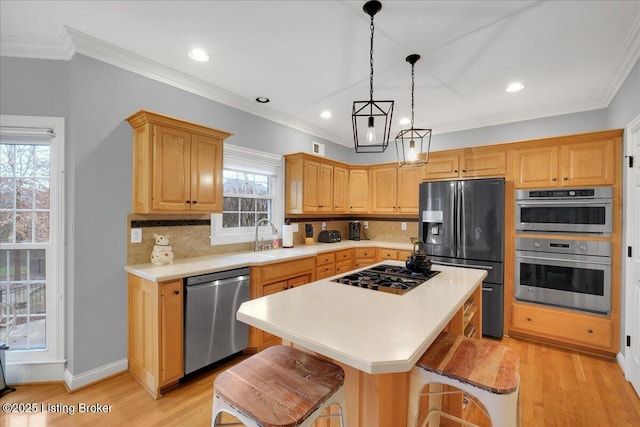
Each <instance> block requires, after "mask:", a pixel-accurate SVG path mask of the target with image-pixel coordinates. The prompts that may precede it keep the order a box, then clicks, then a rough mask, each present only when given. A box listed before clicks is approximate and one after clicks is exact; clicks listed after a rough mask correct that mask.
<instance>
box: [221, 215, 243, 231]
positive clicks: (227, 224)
mask: <svg viewBox="0 0 640 427" xmlns="http://www.w3.org/2000/svg"><path fill="white" fill-rule="evenodd" d="M222 227H223V228H235V227H240V215H239V214H237V213H223V214H222Z"/></svg>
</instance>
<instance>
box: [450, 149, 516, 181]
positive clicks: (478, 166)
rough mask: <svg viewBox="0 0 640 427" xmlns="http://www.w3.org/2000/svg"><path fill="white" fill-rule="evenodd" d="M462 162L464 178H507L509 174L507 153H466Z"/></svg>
mask: <svg viewBox="0 0 640 427" xmlns="http://www.w3.org/2000/svg"><path fill="white" fill-rule="evenodd" d="M460 161H461V163H462V165H461V166H462V170H461V171H460V176H461V177H463V178H475V177H485V176H486V177H488V176H505V174H506V173H507V153H505V152H504V151H501V150H491V151H485V152H479V153H464V155H463V156H462V157H461V160H460Z"/></svg>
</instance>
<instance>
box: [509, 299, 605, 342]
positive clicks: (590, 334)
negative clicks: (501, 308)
mask: <svg viewBox="0 0 640 427" xmlns="http://www.w3.org/2000/svg"><path fill="white" fill-rule="evenodd" d="M513 326H514V328H517V329H520V330H522V331H528V332H532V333H535V334H536V335H538V336H540V337H541V338H545V337H548V338H554V339H559V340H562V341H567V342H572V343H576V344H582V345H588V346H596V347H600V348H609V347H611V342H612V341H611V340H612V329H613V323H612V321H611V320H610V319H604V318H600V317H596V316H590V315H586V314H580V313H573V312H569V311H562V310H554V309H549V308H545V307H534V306H528V305H523V304H513Z"/></svg>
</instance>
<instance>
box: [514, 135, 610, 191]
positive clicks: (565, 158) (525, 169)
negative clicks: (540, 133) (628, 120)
mask: <svg viewBox="0 0 640 427" xmlns="http://www.w3.org/2000/svg"><path fill="white" fill-rule="evenodd" d="M619 139H620V134H619V132H599V133H595V134H585V135H577V136H573V137H571V138H569V137H562V138H557V139H552V140H545V141H540V142H539V143H537V144H530V145H533V146H524V147H522V148H517V149H515V150H514V155H513V158H514V172H515V173H514V185H515V187H516V188H546V187H550V188H552V187H576V186H585V185H610V184H613V183H614V182H615V176H614V169H615V168H614V166H615V164H614V158H615V143H616V140H619Z"/></svg>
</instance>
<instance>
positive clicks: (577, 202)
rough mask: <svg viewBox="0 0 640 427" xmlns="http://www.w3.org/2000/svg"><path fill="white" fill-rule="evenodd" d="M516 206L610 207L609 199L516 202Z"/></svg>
mask: <svg viewBox="0 0 640 427" xmlns="http://www.w3.org/2000/svg"><path fill="white" fill-rule="evenodd" d="M516 205H518V206H537V205H539V206H593V205H601V206H611V200H610V199H588V200H584V199H583V200H567V199H561V200H516Z"/></svg>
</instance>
